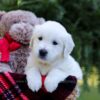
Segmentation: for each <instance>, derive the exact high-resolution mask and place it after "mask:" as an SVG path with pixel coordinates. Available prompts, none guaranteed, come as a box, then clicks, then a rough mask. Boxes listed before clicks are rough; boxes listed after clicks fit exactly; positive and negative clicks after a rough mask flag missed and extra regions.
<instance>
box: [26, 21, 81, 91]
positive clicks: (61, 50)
mask: <svg viewBox="0 0 100 100" xmlns="http://www.w3.org/2000/svg"><path fill="white" fill-rule="evenodd" d="M33 33H34V34H33V36H32V39H31V42H30V46H31V48H32V51H31V52H30V56H29V58H28V63H27V66H26V68H25V74H26V78H27V82H28V86H29V88H30V89H31V90H32V91H38V90H39V89H40V88H41V86H42V81H41V75H46V79H45V82H44V86H45V88H46V90H47V91H48V92H53V91H54V90H55V89H56V88H57V86H58V84H59V83H60V82H61V81H63V80H64V79H65V78H66V77H68V76H69V75H72V76H75V77H76V78H77V79H82V71H81V69H80V66H79V64H78V63H77V62H76V61H75V60H74V58H73V57H72V56H71V55H70V53H71V51H72V50H73V47H74V42H73V40H72V37H71V35H70V34H69V33H68V32H67V31H66V29H65V28H64V27H63V26H62V25H61V24H60V23H58V22H55V21H47V22H45V23H44V24H42V25H37V26H36V27H35V29H34V32H33Z"/></svg>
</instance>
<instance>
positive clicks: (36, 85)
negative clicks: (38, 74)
mask: <svg viewBox="0 0 100 100" xmlns="http://www.w3.org/2000/svg"><path fill="white" fill-rule="evenodd" d="M27 82H28V86H29V88H30V89H31V90H32V91H33V92H37V91H38V90H39V89H40V88H41V86H42V82H41V79H40V78H34V79H29V78H27Z"/></svg>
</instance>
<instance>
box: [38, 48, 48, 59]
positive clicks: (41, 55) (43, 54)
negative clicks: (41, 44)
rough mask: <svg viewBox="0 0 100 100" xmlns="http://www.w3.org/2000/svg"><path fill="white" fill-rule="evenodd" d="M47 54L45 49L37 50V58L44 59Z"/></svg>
mask: <svg viewBox="0 0 100 100" xmlns="http://www.w3.org/2000/svg"><path fill="white" fill-rule="evenodd" d="M47 53H48V52H47V50H46V49H40V50H39V56H40V57H42V58H44V57H46V55H47Z"/></svg>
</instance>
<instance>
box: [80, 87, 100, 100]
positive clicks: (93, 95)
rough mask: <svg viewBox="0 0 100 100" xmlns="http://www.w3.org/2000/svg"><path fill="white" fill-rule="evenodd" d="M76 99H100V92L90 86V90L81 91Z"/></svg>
mask: <svg viewBox="0 0 100 100" xmlns="http://www.w3.org/2000/svg"><path fill="white" fill-rule="evenodd" d="M78 100H100V92H99V91H98V90H97V88H92V87H91V89H90V91H82V92H81V95H80V97H79V99H78Z"/></svg>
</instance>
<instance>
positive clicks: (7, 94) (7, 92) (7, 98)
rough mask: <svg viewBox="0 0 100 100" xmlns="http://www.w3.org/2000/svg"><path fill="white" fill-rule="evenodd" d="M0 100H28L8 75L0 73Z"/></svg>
mask: <svg viewBox="0 0 100 100" xmlns="http://www.w3.org/2000/svg"><path fill="white" fill-rule="evenodd" d="M0 100H29V99H28V98H27V97H26V96H25V95H24V93H22V91H21V89H20V88H19V86H18V85H17V84H16V82H15V80H14V79H13V77H12V76H11V74H10V73H8V72H6V73H0Z"/></svg>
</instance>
